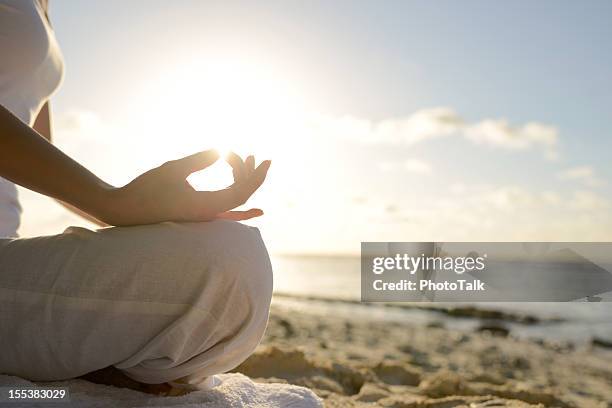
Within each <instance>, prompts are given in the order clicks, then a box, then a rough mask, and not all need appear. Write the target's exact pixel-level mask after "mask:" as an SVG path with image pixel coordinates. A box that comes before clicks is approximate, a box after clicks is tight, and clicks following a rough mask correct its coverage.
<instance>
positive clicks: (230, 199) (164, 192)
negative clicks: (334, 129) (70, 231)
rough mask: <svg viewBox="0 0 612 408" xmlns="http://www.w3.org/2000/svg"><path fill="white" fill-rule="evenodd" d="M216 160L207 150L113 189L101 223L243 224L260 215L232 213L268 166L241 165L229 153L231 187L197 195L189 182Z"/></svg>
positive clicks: (255, 212)
mask: <svg viewBox="0 0 612 408" xmlns="http://www.w3.org/2000/svg"><path fill="white" fill-rule="evenodd" d="M218 159H219V154H218V153H217V152H216V151H215V150H207V151H203V152H200V153H196V154H193V155H191V156H187V157H184V158H182V159H178V160H173V161H169V162H167V163H164V164H163V165H161V166H160V167H157V168H155V169H152V170H149V171H148V172H146V173H144V174H142V175H141V176H139V177H137V178H136V179H134V180H133V181H132V182H130V183H129V184H127V185H126V186H124V187H120V188H116V189H111V190H110V191H109V195H108V197H109V200H108V202H109V205H108V207H107V208H106V209H102V210H101V215H100V216H99V218H100V219H101V220H102V221H104V222H106V223H108V224H110V225H138V224H152V223H157V222H162V221H210V220H213V219H215V218H223V219H232V220H245V219H249V218H253V217H257V216H260V215H262V214H263V212H262V211H261V210H259V209H251V210H247V211H231V210H233V209H234V208H236V207H238V206H240V205H242V204H244V203H245V202H246V201H247V200H248V198H249V197H250V196H251V195H252V194H253V193H254V192H255V191H256V190H257V189H258V188H259V187H260V186H261V184H262V183H263V182H264V180H265V178H266V174H267V172H268V169H269V167H270V161H268V160H266V161H264V162H262V163H261V164H260V165H259V166H257V167H255V159H254V158H253V157H252V156H249V157H248V158H247V159H246V160H245V161H244V162H243V161H242V159H241V158H240V157H239V156H238V155H236V154H233V153H232V154H230V156H229V158H228V163H229V164H230V165H231V166H232V169H233V173H234V184H232V185H231V186H229V187H228V188H226V189H223V190H219V191H196V190H195V189H194V188H193V187H192V186H191V185H190V184H189V183H188V182H187V180H186V179H187V177H188V176H189V175H190V174H191V173H195V172H196V171H199V170H203V169H205V168H207V167H208V166H210V165H212V164H213V163H215V162H216V161H217V160H218Z"/></svg>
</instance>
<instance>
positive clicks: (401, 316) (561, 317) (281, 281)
mask: <svg viewBox="0 0 612 408" xmlns="http://www.w3.org/2000/svg"><path fill="white" fill-rule="evenodd" d="M272 264H273V267H274V291H275V293H277V294H286V295H291V297H292V298H291V299H286V298H285V299H283V298H279V299H277V300H275V302H277V303H279V304H283V306H285V307H290V308H298V309H299V308H304V309H308V310H309V311H310V312H315V313H318V312H320V313H329V312H330V308H331V309H333V313H334V314H337V315H346V316H347V317H356V316H359V317H360V318H373V319H377V320H389V321H400V322H406V323H413V324H414V323H416V324H419V323H422V324H429V323H431V322H433V321H435V322H438V321H442V322H443V323H444V324H445V325H446V326H447V327H449V328H457V329H472V328H474V327H476V326H477V325H478V324H480V319H474V318H460V319H458V318H450V317H446V316H444V315H443V314H440V313H436V312H431V311H427V310H419V309H408V308H405V309H402V308H389V307H376V306H371V305H365V304H363V305H362V304H359V303H358V301H359V300H360V298H361V292H360V291H361V272H360V267H361V264H360V258H359V257H342V256H273V257H272ZM308 297H311V298H317V299H336V300H343V301H347V302H332V303H330V302H324V301H316V300H315V301H313V300H308V301H306V300H305V299H306V298H308ZM602 298H603V300H604V301H602V302H565V303H561V302H499V303H495V302H480V303H474V304H473V306H475V307H479V308H483V309H488V310H491V309H493V310H502V311H507V312H513V313H522V314H528V315H532V316H535V317H538V318H540V319H543V320H544V323H542V324H535V325H525V324H520V323H512V322H507V323H506V325H507V326H508V327H509V328H510V329H511V332H512V334H513V335H516V336H518V337H526V338H544V339H554V340H561V341H571V342H577V343H579V342H588V341H590V340H591V339H593V338H599V339H605V340H608V341H612V301H610V300H612V294H610V293H608V294H605V295H603V296H602ZM605 300H607V301H605ZM439 305H440V306H443V307H448V306H455V305H460V306H465V305H467V304H466V303H461V304H451V303H440V304H439ZM556 319H558V321H555V320H556Z"/></svg>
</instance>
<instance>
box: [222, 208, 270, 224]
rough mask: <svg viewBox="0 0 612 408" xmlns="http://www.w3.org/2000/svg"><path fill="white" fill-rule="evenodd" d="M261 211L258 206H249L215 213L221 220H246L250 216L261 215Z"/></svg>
mask: <svg viewBox="0 0 612 408" xmlns="http://www.w3.org/2000/svg"><path fill="white" fill-rule="evenodd" d="M263 214H264V213H263V211H262V210H260V209H259V208H251V209H250V210H246V211H226V212H223V213H221V214H217V217H216V218H218V219H222V220H232V221H246V220H250V219H251V218H255V217H261V216H262V215H263Z"/></svg>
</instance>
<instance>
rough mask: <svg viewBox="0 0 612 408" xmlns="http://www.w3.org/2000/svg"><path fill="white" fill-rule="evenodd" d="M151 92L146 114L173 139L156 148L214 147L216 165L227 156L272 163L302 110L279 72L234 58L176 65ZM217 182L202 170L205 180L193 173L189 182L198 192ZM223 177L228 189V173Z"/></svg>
mask: <svg viewBox="0 0 612 408" xmlns="http://www.w3.org/2000/svg"><path fill="white" fill-rule="evenodd" d="M155 87H156V91H155V93H156V97H155V98H154V99H155V101H149V105H148V108H147V109H149V111H148V113H149V115H152V117H154V118H155V121H156V124H155V132H156V133H159V134H170V135H172V136H171V137H170V138H169V143H159V144H158V146H159V148H160V149H164V150H166V149H170V150H172V151H176V150H178V152H177V153H179V152H180V154H188V153H190V152H193V151H198V150H205V149H211V148H214V149H217V150H218V151H219V153H220V155H221V160H220V162H222V161H223V158H224V157H226V155H227V154H228V153H229V152H230V151H233V152H235V153H238V154H239V155H241V156H242V157H243V158H244V157H246V155H248V154H255V155H256V158H257V159H258V162H259V161H261V160H264V159H273V158H274V156H275V155H276V154H277V153H278V151H279V148H282V147H281V145H282V144H283V143H285V142H284V140H285V139H286V135H287V134H288V132H293V133H295V132H294V129H295V128H296V124H298V123H299V121H300V120H303V117H304V116H305V111H306V107H305V103H304V98H303V93H302V92H300V91H299V90H298V89H297V87H296V84H295V83H294V82H292V81H290V80H289V79H288V78H287V77H285V76H283V75H282V73H281V72H279V71H278V70H276V69H274V68H273V67H271V66H267V65H265V64H260V63H256V62H254V61H246V60H240V59H236V58H214V59H212V58H211V59H200V60H193V61H190V62H189V63H185V64H182V65H178V66H176V68H174V69H171V70H166V72H165V73H164V75H162V77H161V78H159V79H157V80H156V82H155ZM151 104H153V106H152V107H151ZM160 153H161V152H160ZM163 153H166V154H167V153H168V151H167V150H166V151H165V152H163ZM213 167H215V168H216V167H218V166H217V165H215V166H213ZM211 170H214V169H212V168H211ZM220 173H221V172H220V171H219V174H220ZM226 173H227V171H225V172H224V174H226ZM230 173H231V172H230ZM213 176H214V177H213ZM218 177H219V176H218V175H217V174H213V173H211V171H208V170H207V172H206V173H205V177H200V175H199V174H194V175H193V176H192V177H190V179H189V181H190V182H191V183H192V184H193V185H194V186H195V187H196V188H198V189H200V188H205V187H206V188H210V183H208V182H206V180H208V181H210V179H211V178H214V179H215V181H219V180H218ZM222 178H223V179H222V180H221V181H220V182H221V183H225V185H227V182H228V178H227V174H226V176H225V177H222ZM230 178H231V174H230Z"/></svg>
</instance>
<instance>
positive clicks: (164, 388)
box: [79, 366, 190, 396]
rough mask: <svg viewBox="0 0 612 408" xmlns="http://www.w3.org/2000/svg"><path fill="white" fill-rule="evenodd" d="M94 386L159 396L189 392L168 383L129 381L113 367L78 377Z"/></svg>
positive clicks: (128, 378)
mask: <svg viewBox="0 0 612 408" xmlns="http://www.w3.org/2000/svg"><path fill="white" fill-rule="evenodd" d="M79 378H81V379H83V380H87V381H90V382H92V383H95V384H104V385H112V386H114V387H119V388H128V389H130V390H134V391H140V392H145V393H147V394H153V395H160V396H179V395H185V394H187V393H189V392H190V390H189V389H186V388H178V387H173V386H172V385H170V384H168V383H162V384H145V383H141V382H138V381H136V380H133V379H131V378H130V377H128V376H127V375H125V374H123V372H122V371H121V370H119V369H117V368H115V367H113V366H110V367H106V368H103V369H101V370H97V371H93V372H91V373H87V374H85V375H82V376H81V377H79Z"/></svg>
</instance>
